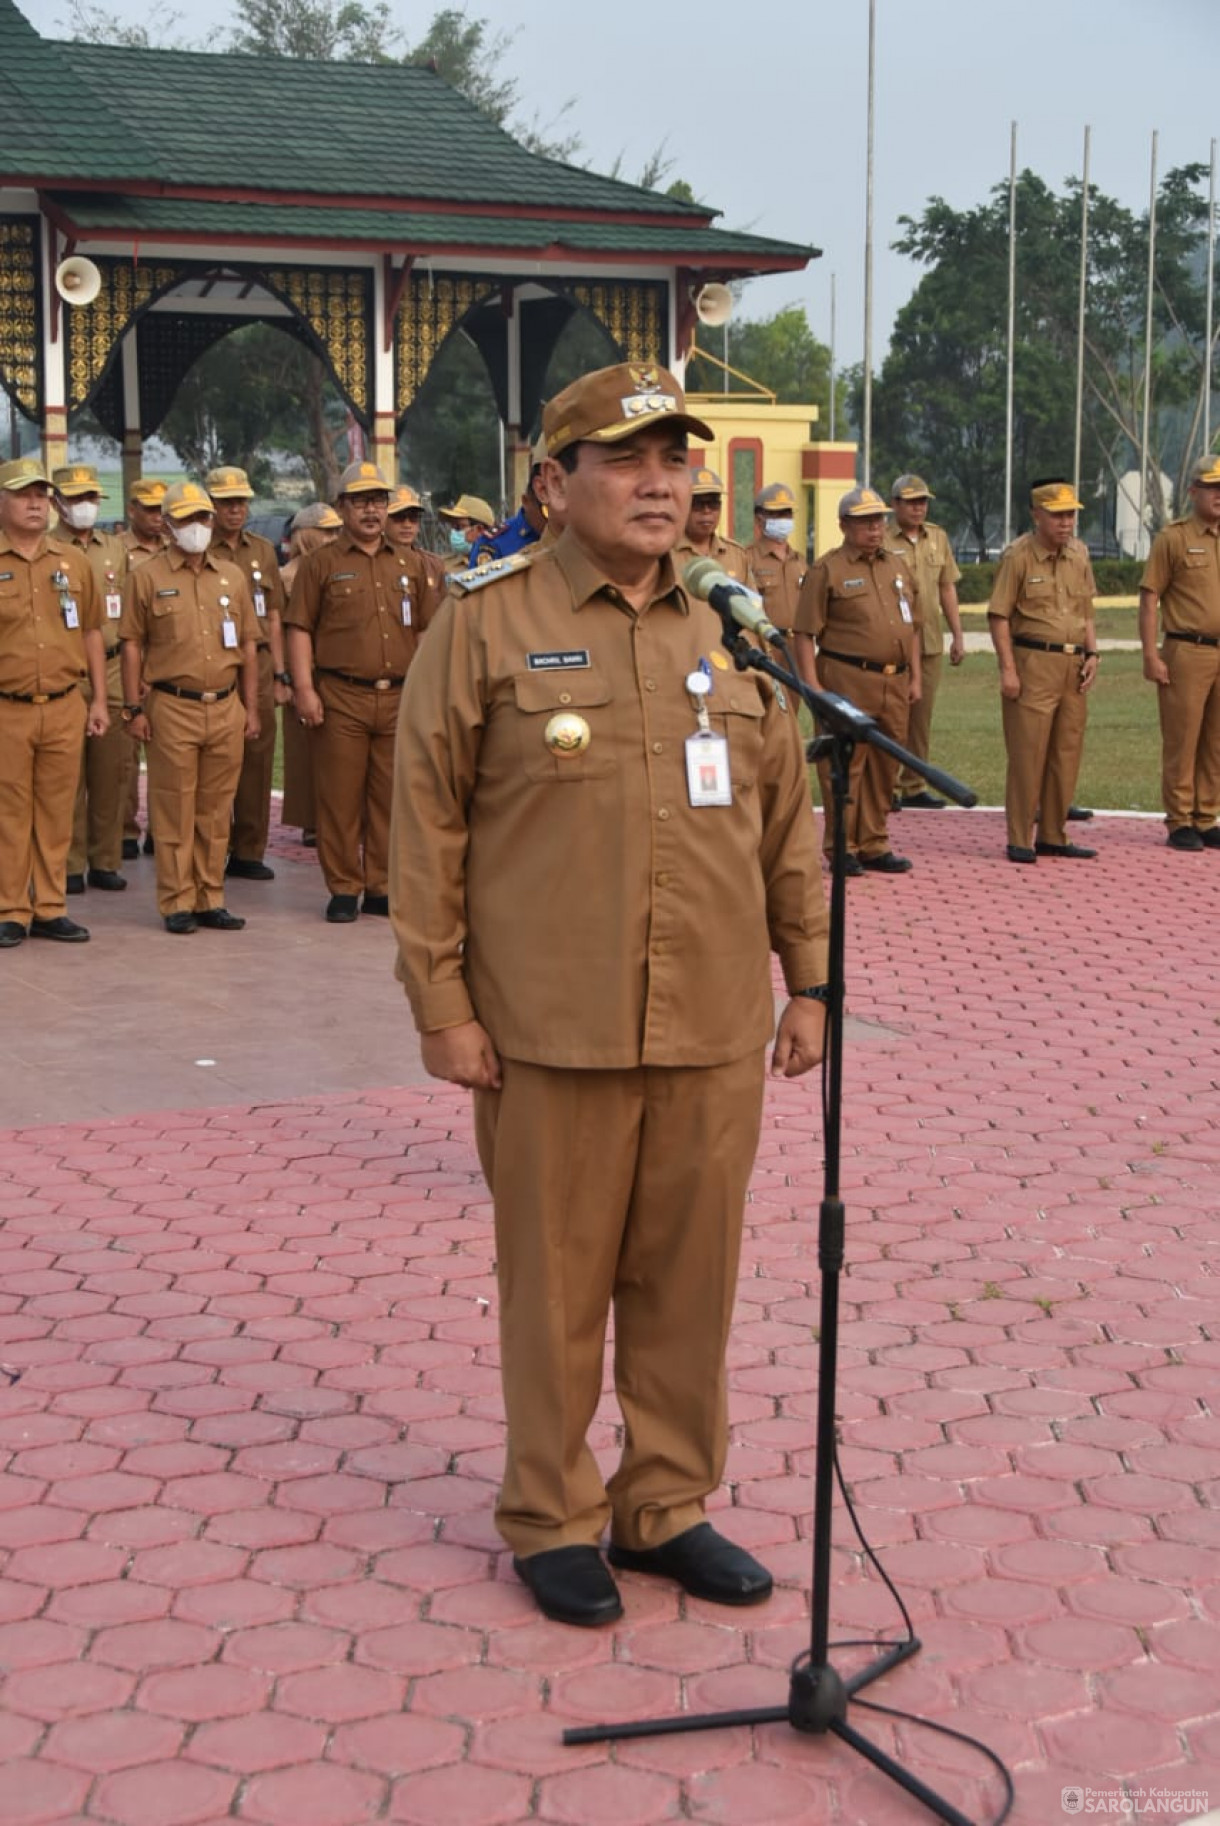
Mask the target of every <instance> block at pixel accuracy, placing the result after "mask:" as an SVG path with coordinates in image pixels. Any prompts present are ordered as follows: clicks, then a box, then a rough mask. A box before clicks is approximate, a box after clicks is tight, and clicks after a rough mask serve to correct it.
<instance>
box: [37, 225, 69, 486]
mask: <svg viewBox="0 0 1220 1826" xmlns="http://www.w3.org/2000/svg"><path fill="white" fill-rule="evenodd" d="M42 245H43V250H44V252H45V255H46V283H45V284H44V286H43V288H42V375H43V405H42V460H43V463H44V465H45V467H46V470H47V474H48V475H49V474H50V473H51V471H52V470H53V469H60V468H62V467H63V466H64V465H65V464H66V463H67V461H68V385H67V360H66V346H65V338H64V324H63V314H64V311H65V310H66V309H67V308H68V307H67V306H66V305H65V304H64V303H63V300H62V299H61V298H60V296H59V293H58V292H57V291H56V290H55V269H56V267H57V266H58V264H59V261H60V258H61V242H60V235H59V231H58V229H56V228H55V226H54V224H53V223H51V222H49V221H48V220H47V219H46V217H45V216H44V217H43V219H42Z"/></svg>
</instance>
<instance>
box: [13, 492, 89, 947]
mask: <svg viewBox="0 0 1220 1826" xmlns="http://www.w3.org/2000/svg"><path fill="white" fill-rule="evenodd" d="M50 510H51V484H50V481H49V479H48V477H47V474H46V471H45V470H44V469H43V467H42V465H41V464H40V463H39V462H38V461H37V460H36V459H35V458H33V457H19V458H16V459H15V460H14V461H13V462H11V463H4V464H0V948H2V949H4V950H9V949H11V948H12V947H13V946H15V945H19V944H21V942H22V940H23V939H25V938H26V937H27V936H31V937H33V938H51V939H59V940H61V941H65V942H67V943H75V944H80V943H81V942H82V941H84V940H85V939H87V938H88V936H89V934H88V932H87V931H86V929H85V928H84V926H81V925H78V924H77V923H76V921H75V920H72V919H69V918H68V917H67V915H66V913H65V911H64V907H65V899H64V893H65V876H66V874H67V868H66V864H67V860H68V845H69V843H70V842H71V839H72V808H73V804H74V802H75V798H76V788H77V783H78V781H79V779H80V770H81V743H82V741H83V740H84V738H85V737H86V735H88V736H89V737H90V738H91V739H93V740H97V739H99V738H100V737H102V736H104V735H105V733H106V730H107V728H108V726H109V724H108V717H107V713H106V658H105V652H104V649H103V646H102V631H101V624H102V605H101V603H100V601H99V600H98V593H97V586H96V584H95V583H94V580H93V573H92V571H91V570H90V568H89V565H88V562H87V561H86V560H85V559H84V558H83V557H82V556H81V554H80V552H79V551H76V550H74V549H73V548H72V547H71V546H69V545H67V544H64V543H62V542H61V541H60V540H58V539H52V538H48V536H47V522H48V520H49V518H50ZM86 677H87V678H88V681H89V685H90V691H91V696H90V701H89V703H88V704H87V705H86V703H85V699H84V697H83V695H82V693H81V690H80V685H81V681H82V679H85V678H86Z"/></svg>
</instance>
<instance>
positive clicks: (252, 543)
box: [211, 526, 285, 647]
mask: <svg viewBox="0 0 1220 1826" xmlns="http://www.w3.org/2000/svg"><path fill="white" fill-rule="evenodd" d="M211 549H212V552H213V554H214V556H215V557H216V559H217V562H220V561H221V560H227V561H228V562H229V563H230V564H236V565H237V567H238V569H239V570H240V571H241V574H242V576H243V577H244V578H245V580H246V584H247V587H248V588H249V591H250V600H251V601H252V602H253V604H254V617H255V620H256V621H257V622H258V644H259V646H260V647H266V646H270V644H271V642H270V639H269V636H268V634H267V617H268V615H281V616H282V615H283V613H284V607H285V599H284V585H283V583H282V582H281V581H280V561H279V559H278V558H277V557H276V555H275V547H274V545H272V543H271V541H270V539H264V538H263V537H262V535H261V534H260V533H252V532H248V531H247V529H246V528H245V527H244V526H243V527H242V529H241V531H240V532H239V533H238V535H237V538H236V539H235V540H233V541H232V542H230V541H229V540H228V539H225V538H222V537H221V535H220V533H219V532H214V533H213V534H212V548H211ZM260 597H261V599H262V614H261V615H260V614H259V599H260Z"/></svg>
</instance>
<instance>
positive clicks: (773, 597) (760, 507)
mask: <svg viewBox="0 0 1220 1826" xmlns="http://www.w3.org/2000/svg"><path fill="white" fill-rule="evenodd" d="M795 525H796V497H795V496H794V494H793V492H792V490H791V489H790V488H785V486H784V484H783V483H782V482H772V483H771V485H770V486H769V487H768V488H760V489H759V491H758V493H757V494H756V495H755V497H754V543H753V544H752V545H748V546H747V547H746V558H747V559H748V561H749V566H750V576H751V578H752V580H753V586H754V588H755V589H756V590H757V591H758V593H759V595H760V596H761V597H762V599H763V607H764V608H765V609H766V612H767V617H768V619H769V620H770V621H771V622H773V623H774V625H775V626H776V627H777V628H779V629H780V630H781V632H789V631H791V629H793V628H794V627H795V626H796V605H797V603H798V602H799V601H800V595H801V587H802V585H803V584H804V582H805V560H804V559H803V558H802V556H801V554H800V553H799V552H798V551H795V550H794V549H793V547H792V546H791V545H790V544H789V543H788V542H789V540H790V539H791V537H792V529H793V527H794V526H795Z"/></svg>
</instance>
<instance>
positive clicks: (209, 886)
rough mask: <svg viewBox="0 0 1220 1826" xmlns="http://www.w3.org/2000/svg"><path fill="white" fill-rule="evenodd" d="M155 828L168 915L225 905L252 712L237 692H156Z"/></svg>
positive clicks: (152, 704) (151, 710) (152, 715)
mask: <svg viewBox="0 0 1220 1826" xmlns="http://www.w3.org/2000/svg"><path fill="white" fill-rule="evenodd" d="M145 709H146V710H147V712H148V720H149V722H150V724H151V725H152V739H151V741H150V742H149V744H148V828H149V830H150V831H151V832H152V837H153V843H154V844H155V846H156V858H157V907H158V910H159V911H160V912H161V913H162V914H170V913H197V912H205V911H207V910H208V909H210V908H212V907H223V905H224V898H225V895H224V873H225V852H226V851H227V849H228V847H229V820H230V817H231V816H232V812H233V794H234V791H235V789H236V787H237V776H238V774H239V773H240V772H241V751H242V746H243V740H244V735H245V727H246V713H245V711H244V709H243V708H242V701H241V698H240V696H239V695H238V693H237V692H236V691H234V692H232V693H231V694H230V695H229V696H228V697H226V698H224V699H223V700H222V701H221V702H220V703H219V704H195V703H192V702H191V701H190V700H189V699H187V698H177V697H171V696H169V694H168V693H167V692H164V691H150V692H149V694H148V698H147V700H146V703H145Z"/></svg>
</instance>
